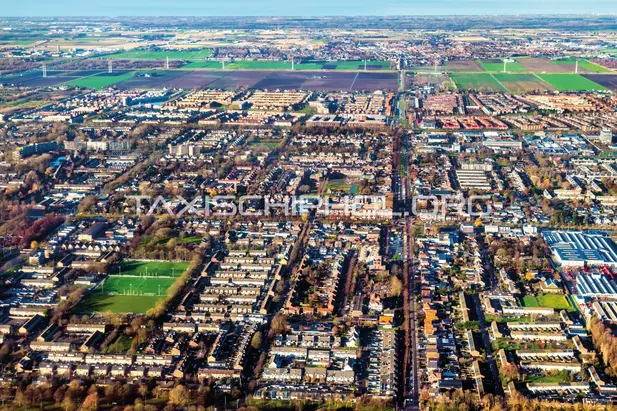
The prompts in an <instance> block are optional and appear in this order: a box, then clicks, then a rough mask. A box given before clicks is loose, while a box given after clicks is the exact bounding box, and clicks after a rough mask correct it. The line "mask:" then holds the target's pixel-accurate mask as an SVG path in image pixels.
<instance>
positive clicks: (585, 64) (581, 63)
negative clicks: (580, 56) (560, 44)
mask: <svg viewBox="0 0 617 411" xmlns="http://www.w3.org/2000/svg"><path fill="white" fill-rule="evenodd" d="M553 62H554V63H556V64H566V65H571V66H572V69H573V70H574V66H575V65H576V60H574V59H563V60H554V61H553ZM578 67H579V68H583V69H585V70H589V71H591V72H593V73H610V71H611V70H609V69H608V68H606V67H603V66H601V65H599V64H596V63H592V62H591V61H588V60H578Z"/></svg>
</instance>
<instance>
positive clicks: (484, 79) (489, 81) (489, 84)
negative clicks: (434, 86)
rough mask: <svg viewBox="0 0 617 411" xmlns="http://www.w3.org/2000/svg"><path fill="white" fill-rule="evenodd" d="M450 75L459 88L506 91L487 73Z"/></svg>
mask: <svg viewBox="0 0 617 411" xmlns="http://www.w3.org/2000/svg"><path fill="white" fill-rule="evenodd" d="M450 77H451V78H452V81H454V84H456V87H457V88H458V89H460V90H470V89H471V90H477V91H493V92H495V91H506V90H505V88H504V87H503V86H502V85H501V84H499V82H498V81H497V80H496V79H495V77H493V75H491V74H489V73H452V75H451V76H450Z"/></svg>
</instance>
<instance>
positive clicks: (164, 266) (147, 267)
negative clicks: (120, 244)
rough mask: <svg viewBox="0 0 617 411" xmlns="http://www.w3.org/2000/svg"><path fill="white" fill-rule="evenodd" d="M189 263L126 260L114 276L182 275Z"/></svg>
mask: <svg viewBox="0 0 617 411" xmlns="http://www.w3.org/2000/svg"><path fill="white" fill-rule="evenodd" d="M188 267H189V263H185V262H171V261H124V262H123V263H122V264H121V265H120V268H119V269H118V271H115V272H113V273H111V275H112V276H117V275H120V276H124V277H144V276H145V277H180V276H181V275H182V273H183V272H185V271H186V269H187V268H188Z"/></svg>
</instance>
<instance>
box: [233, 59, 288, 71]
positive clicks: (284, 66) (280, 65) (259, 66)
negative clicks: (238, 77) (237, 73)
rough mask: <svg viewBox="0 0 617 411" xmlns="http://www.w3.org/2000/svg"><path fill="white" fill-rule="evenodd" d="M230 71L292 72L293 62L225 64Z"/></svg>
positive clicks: (240, 62) (239, 62) (237, 62)
mask: <svg viewBox="0 0 617 411" xmlns="http://www.w3.org/2000/svg"><path fill="white" fill-rule="evenodd" d="M225 69H229V70H291V61H289V62H288V61H234V62H232V63H225Z"/></svg>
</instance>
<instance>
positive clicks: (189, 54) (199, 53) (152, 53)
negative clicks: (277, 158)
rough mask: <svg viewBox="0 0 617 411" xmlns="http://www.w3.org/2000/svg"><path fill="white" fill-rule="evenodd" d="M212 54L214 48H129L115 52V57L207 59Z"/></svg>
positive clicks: (131, 58)
mask: <svg viewBox="0 0 617 411" xmlns="http://www.w3.org/2000/svg"><path fill="white" fill-rule="evenodd" d="M211 55H212V49H201V50H128V51H122V52H120V53H116V54H113V55H112V56H113V58H118V59H129V60H139V59H144V60H165V59H166V58H167V57H169V59H170V60H205V59H207V58H208V57H210V56H211Z"/></svg>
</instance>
